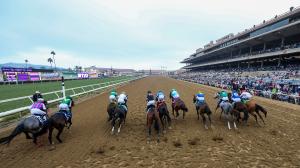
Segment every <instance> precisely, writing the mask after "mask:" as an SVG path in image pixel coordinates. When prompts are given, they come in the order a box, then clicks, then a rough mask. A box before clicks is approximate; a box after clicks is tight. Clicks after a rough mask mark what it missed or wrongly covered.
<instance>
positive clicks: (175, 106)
mask: <svg viewBox="0 0 300 168" xmlns="http://www.w3.org/2000/svg"><path fill="white" fill-rule="evenodd" d="M179 110H182V111H183V119H184V116H185V113H186V112H188V108H187V107H186V105H185V104H184V102H183V101H182V100H181V99H180V98H177V99H174V100H173V101H172V113H173V116H174V118H175V119H177V118H178V116H179ZM174 111H175V112H176V116H175V114H174Z"/></svg>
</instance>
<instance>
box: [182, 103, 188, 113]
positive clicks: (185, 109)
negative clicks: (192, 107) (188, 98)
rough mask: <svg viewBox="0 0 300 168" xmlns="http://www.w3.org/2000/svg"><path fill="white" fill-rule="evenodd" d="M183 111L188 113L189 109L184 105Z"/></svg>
mask: <svg viewBox="0 0 300 168" xmlns="http://www.w3.org/2000/svg"><path fill="white" fill-rule="evenodd" d="M181 109H182V110H183V111H185V112H188V111H189V109H188V108H187V107H186V105H185V104H184V103H183V104H182V107H181Z"/></svg>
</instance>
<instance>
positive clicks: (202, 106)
mask: <svg viewBox="0 0 300 168" xmlns="http://www.w3.org/2000/svg"><path fill="white" fill-rule="evenodd" d="M193 103H194V104H195V106H196V111H197V116H198V120H199V119H200V118H199V117H200V115H201V117H202V120H203V124H204V128H205V129H208V127H207V125H206V117H205V114H206V115H207V117H208V120H209V125H210V126H211V117H210V116H211V114H212V112H211V110H210V108H209V107H208V105H207V104H206V103H205V102H203V103H200V102H197V99H196V96H194V97H193Z"/></svg>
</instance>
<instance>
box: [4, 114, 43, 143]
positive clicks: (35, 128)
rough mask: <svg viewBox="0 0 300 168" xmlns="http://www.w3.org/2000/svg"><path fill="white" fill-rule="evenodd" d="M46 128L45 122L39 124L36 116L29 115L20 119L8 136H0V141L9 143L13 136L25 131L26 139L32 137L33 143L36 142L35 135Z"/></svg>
mask: <svg viewBox="0 0 300 168" xmlns="http://www.w3.org/2000/svg"><path fill="white" fill-rule="evenodd" d="M47 129H48V124H47V123H45V124H44V125H41V124H40V121H39V119H38V118H37V117H35V116H30V117H27V118H25V119H24V120H22V121H21V122H20V123H19V124H18V125H17V127H16V128H15V129H14V130H13V132H12V133H11V134H10V135H9V136H7V137H4V138H1V139H0V143H1V144H9V143H10V142H11V141H12V140H13V139H14V137H16V136H17V135H19V134H21V133H25V135H26V139H33V143H34V144H37V137H38V136H41V135H43V134H44V133H46V132H47ZM29 133H30V134H32V137H31V136H30V135H29Z"/></svg>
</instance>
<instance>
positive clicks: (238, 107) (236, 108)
mask: <svg viewBox="0 0 300 168" xmlns="http://www.w3.org/2000/svg"><path fill="white" fill-rule="evenodd" d="M228 99H229V102H230V103H231V104H232V105H233V109H232V110H233V111H232V112H233V113H234V115H235V116H236V117H237V121H238V122H239V121H240V119H242V120H243V121H244V122H245V124H247V121H248V118H249V112H248V108H247V106H246V105H245V104H244V103H242V102H235V103H233V100H232V98H231V93H228ZM240 113H244V116H243V118H242V117H241V115H240Z"/></svg>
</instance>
